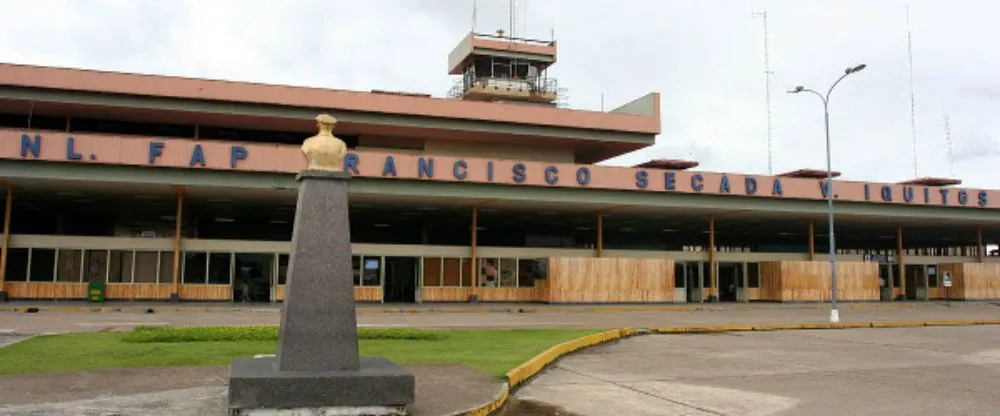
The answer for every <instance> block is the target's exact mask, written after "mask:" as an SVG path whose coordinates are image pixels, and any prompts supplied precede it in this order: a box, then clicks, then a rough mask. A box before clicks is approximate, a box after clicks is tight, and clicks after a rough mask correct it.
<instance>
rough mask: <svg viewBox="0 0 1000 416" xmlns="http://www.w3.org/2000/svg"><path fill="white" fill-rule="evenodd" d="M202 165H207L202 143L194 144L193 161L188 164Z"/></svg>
mask: <svg viewBox="0 0 1000 416" xmlns="http://www.w3.org/2000/svg"><path fill="white" fill-rule="evenodd" d="M194 165H201V167H205V151H204V150H202V149H201V145H200V144H196V145H194V151H193V152H191V162H190V163H188V166H194Z"/></svg>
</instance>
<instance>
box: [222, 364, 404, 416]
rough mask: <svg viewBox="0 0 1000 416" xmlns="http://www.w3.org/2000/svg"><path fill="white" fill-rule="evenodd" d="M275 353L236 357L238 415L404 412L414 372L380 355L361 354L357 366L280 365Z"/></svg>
mask: <svg viewBox="0 0 1000 416" xmlns="http://www.w3.org/2000/svg"><path fill="white" fill-rule="evenodd" d="M276 364H277V358H276V357H266V358H247V359H240V360H233V362H232V366H231V367H230V368H229V406H230V408H234V409H240V410H239V413H238V414H240V415H253V414H255V412H254V410H255V409H258V411H257V412H256V413H258V414H269V415H273V414H281V412H278V413H275V410H281V411H285V412H288V411H294V413H290V414H296V415H307V414H323V415H358V416H360V415H365V416H369V415H371V416H387V415H393V416H396V415H405V414H406V405H407V404H409V403H412V402H413V391H414V388H415V385H414V378H413V374H412V373H410V372H409V371H407V370H405V369H404V368H402V367H400V366H398V365H396V364H394V363H392V362H391V361H389V360H387V359H385V358H382V357H361V366H360V368H359V369H358V370H355V371H279V370H277V365H276Z"/></svg>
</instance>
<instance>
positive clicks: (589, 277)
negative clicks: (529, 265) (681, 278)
mask: <svg viewBox="0 0 1000 416" xmlns="http://www.w3.org/2000/svg"><path fill="white" fill-rule="evenodd" d="M547 280H548V282H547V283H548V284H547V285H546V289H547V294H548V300H549V302H552V303H604V302H611V303H628V302H673V301H674V261H673V260H670V259H635V258H582V257H577V258H569V257H550V258H549V276H548V279H547Z"/></svg>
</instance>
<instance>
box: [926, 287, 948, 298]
mask: <svg viewBox="0 0 1000 416" xmlns="http://www.w3.org/2000/svg"><path fill="white" fill-rule="evenodd" d="M944 298H945V288H944V287H943V286H942V287H930V288H927V299H944Z"/></svg>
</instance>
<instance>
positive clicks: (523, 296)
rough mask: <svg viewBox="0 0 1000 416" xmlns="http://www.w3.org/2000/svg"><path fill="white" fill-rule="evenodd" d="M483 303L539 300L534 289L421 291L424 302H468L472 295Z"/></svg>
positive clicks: (425, 289) (440, 289) (488, 288)
mask: <svg viewBox="0 0 1000 416" xmlns="http://www.w3.org/2000/svg"><path fill="white" fill-rule="evenodd" d="M473 294H475V295H477V296H479V300H480V301H481V302H533V301H536V300H538V296H537V289H536V288H533V287H479V288H471V287H425V288H421V289H420V299H422V300H423V301H424V302H467V301H468V300H469V296H471V295H473Z"/></svg>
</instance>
